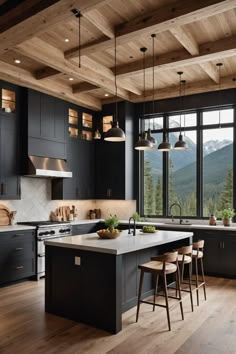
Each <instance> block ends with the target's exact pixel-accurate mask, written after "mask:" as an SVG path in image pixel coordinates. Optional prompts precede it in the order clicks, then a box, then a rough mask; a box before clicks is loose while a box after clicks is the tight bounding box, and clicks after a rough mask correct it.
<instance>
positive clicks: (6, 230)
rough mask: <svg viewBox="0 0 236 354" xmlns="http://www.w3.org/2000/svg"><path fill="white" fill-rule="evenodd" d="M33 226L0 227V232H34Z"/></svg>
mask: <svg viewBox="0 0 236 354" xmlns="http://www.w3.org/2000/svg"><path fill="white" fill-rule="evenodd" d="M35 229H36V227H35V226H26V225H7V226H0V232H8V231H16V232H17V231H22V230H35Z"/></svg>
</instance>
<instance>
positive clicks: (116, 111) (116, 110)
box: [114, 33, 118, 122]
mask: <svg viewBox="0 0 236 354" xmlns="http://www.w3.org/2000/svg"><path fill="white" fill-rule="evenodd" d="M116 46H117V43H116V33H115V63H114V64H115V72H114V75H115V100H116V103H115V119H114V120H115V122H117V114H118V107H117V68H116V66H117V63H116V61H117V59H116V50H117V49H116Z"/></svg>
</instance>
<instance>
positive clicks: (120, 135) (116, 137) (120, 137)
mask: <svg viewBox="0 0 236 354" xmlns="http://www.w3.org/2000/svg"><path fill="white" fill-rule="evenodd" d="M114 76H115V100H116V102H115V115H114V121H113V122H112V123H111V129H109V130H108V131H107V132H106V135H105V138H104V140H106V141H111V142H120V141H125V133H124V131H123V130H122V129H121V128H120V127H119V122H118V107H117V99H118V97H117V82H116V79H117V78H116V36H115V75H114Z"/></svg>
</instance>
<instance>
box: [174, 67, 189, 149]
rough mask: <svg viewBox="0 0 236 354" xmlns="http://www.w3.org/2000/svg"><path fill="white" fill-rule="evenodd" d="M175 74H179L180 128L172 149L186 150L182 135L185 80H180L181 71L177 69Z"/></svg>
mask: <svg viewBox="0 0 236 354" xmlns="http://www.w3.org/2000/svg"><path fill="white" fill-rule="evenodd" d="M177 74H178V75H179V110H180V130H179V140H178V141H177V142H176V143H175V146H174V149H175V150H186V149H187V148H188V146H187V144H186V142H185V141H184V139H183V135H182V112H181V111H182V109H183V107H182V84H184V83H185V81H183V80H181V76H182V74H183V71H178V72H177Z"/></svg>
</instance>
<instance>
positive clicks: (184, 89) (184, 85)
mask: <svg viewBox="0 0 236 354" xmlns="http://www.w3.org/2000/svg"><path fill="white" fill-rule="evenodd" d="M182 84H183V91H182V92H183V111H184V127H183V131H184V136H185V124H186V121H185V93H186V80H182Z"/></svg>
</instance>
